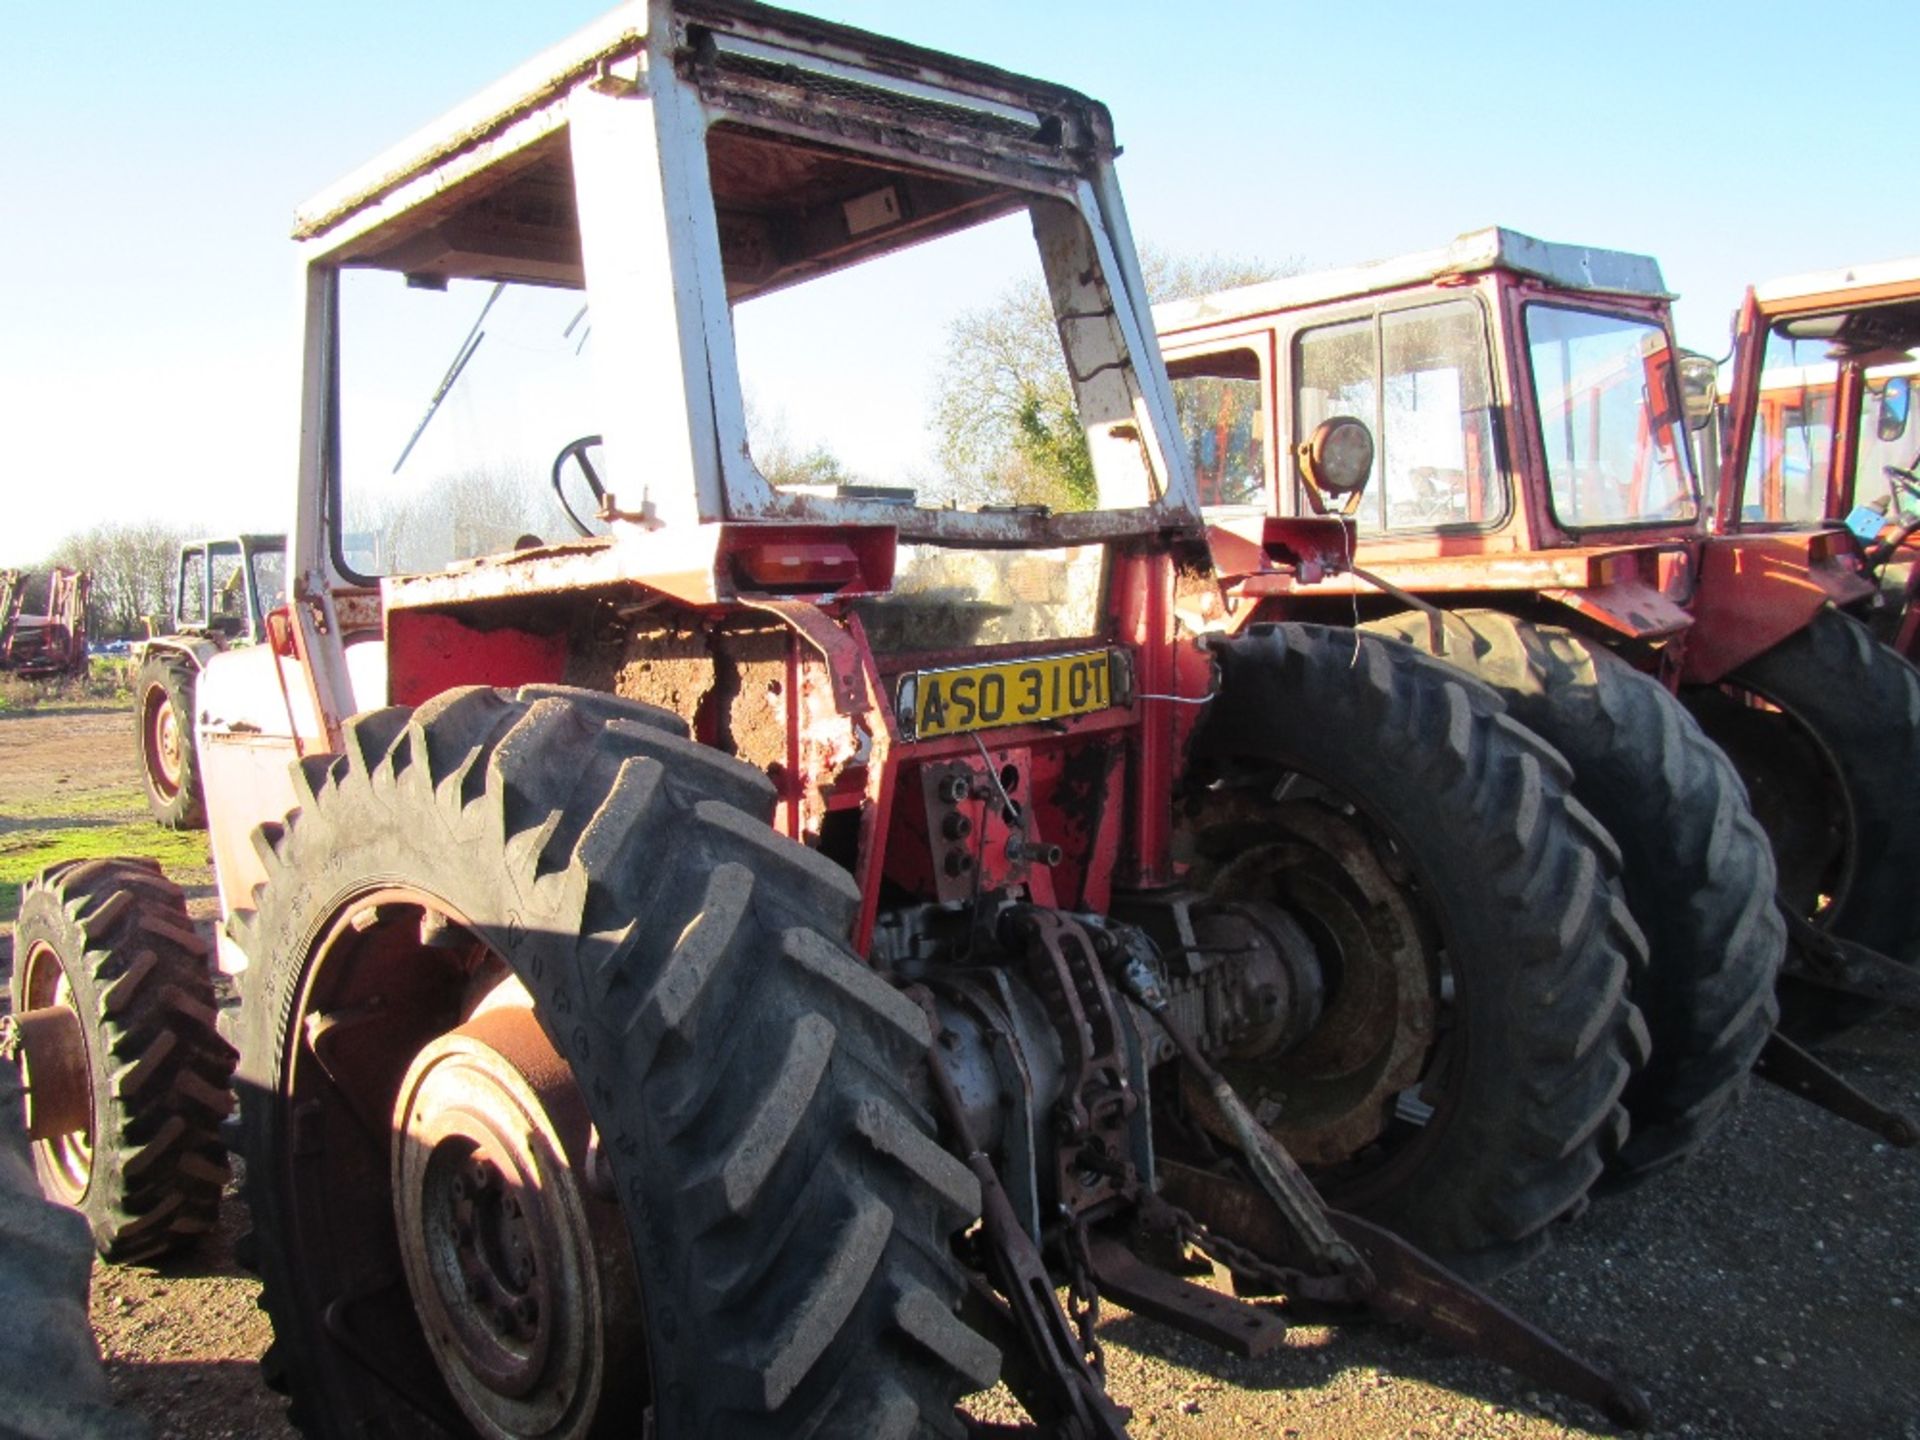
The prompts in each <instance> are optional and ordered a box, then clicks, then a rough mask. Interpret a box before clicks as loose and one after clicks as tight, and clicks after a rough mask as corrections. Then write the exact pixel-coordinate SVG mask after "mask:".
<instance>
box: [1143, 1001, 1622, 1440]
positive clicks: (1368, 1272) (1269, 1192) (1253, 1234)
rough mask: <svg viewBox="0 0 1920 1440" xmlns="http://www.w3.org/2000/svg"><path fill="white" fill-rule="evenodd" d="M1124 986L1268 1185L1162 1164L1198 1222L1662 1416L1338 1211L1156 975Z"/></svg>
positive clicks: (1403, 1247)
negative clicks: (1211, 1055) (1175, 1010)
mask: <svg viewBox="0 0 1920 1440" xmlns="http://www.w3.org/2000/svg"><path fill="white" fill-rule="evenodd" d="M1122 983H1123V984H1124V985H1125V986H1126V987H1127V990H1128V992H1129V993H1130V994H1131V995H1132V996H1133V997H1134V999H1136V1000H1138V1001H1139V1002H1140V1004H1141V1005H1143V1006H1145V1007H1146V1009H1147V1010H1148V1011H1149V1012H1150V1013H1151V1014H1152V1015H1153V1017H1154V1018H1155V1019H1156V1020H1157V1021H1159V1023H1160V1026H1161V1028H1162V1029H1164V1030H1165V1031H1166V1032H1167V1035H1168V1038H1170V1039H1171V1040H1172V1041H1173V1043H1174V1047H1175V1048H1176V1049H1177V1050H1178V1051H1179V1052H1180V1056H1181V1058H1182V1060H1184V1061H1185V1062H1186V1063H1187V1064H1188V1065H1189V1066H1191V1067H1192V1068H1193V1070H1194V1072H1195V1073H1196V1074H1197V1075H1198V1076H1199V1077H1200V1078H1201V1079H1202V1080H1203V1081H1204V1082H1205V1083H1206V1084H1207V1086H1208V1088H1209V1089H1210V1090H1211V1091H1212V1092H1213V1096H1214V1099H1215V1100H1216V1101H1218V1102H1219V1103H1220V1106H1221V1109H1222V1111H1223V1112H1224V1113H1225V1115H1226V1117H1227V1120H1228V1124H1229V1126H1230V1128H1231V1129H1232V1130H1233V1132H1234V1137H1235V1139H1236V1140H1237V1141H1238V1142H1239V1144H1240V1148H1241V1150H1242V1152H1243V1157H1244V1158H1245V1160H1246V1163H1247V1166H1248V1168H1249V1169H1250V1170H1251V1171H1252V1173H1253V1175H1254V1178H1255V1180H1256V1181H1257V1182H1258V1187H1259V1188H1258V1189H1257V1190H1255V1189H1253V1188H1250V1187H1248V1186H1244V1185H1242V1184H1240V1183H1239V1182H1238V1181H1235V1180H1231V1179H1226V1178H1222V1177H1219V1176H1215V1175H1211V1174H1209V1173H1207V1172H1205V1171H1201V1170H1195V1169H1192V1168H1191V1167H1188V1166H1183V1165H1180V1164H1178V1163H1176V1162H1173V1161H1168V1160H1162V1161H1161V1162H1160V1165H1159V1169H1160V1175H1161V1180H1162V1187H1163V1191H1164V1192H1165V1195H1166V1198H1167V1199H1169V1200H1171V1201H1172V1203H1173V1204H1175V1205H1178V1206H1180V1207H1181V1208H1182V1209H1184V1210H1188V1211H1190V1212H1192V1213H1193V1214H1195V1215H1197V1216H1199V1217H1200V1219H1201V1221H1202V1222H1203V1223H1204V1224H1205V1225H1206V1226H1207V1227H1208V1228H1209V1229H1211V1230H1213V1231H1215V1233H1216V1234H1217V1235H1219V1236H1221V1237H1222V1238H1225V1239H1227V1240H1228V1241H1230V1242H1233V1243H1235V1244H1237V1245H1241V1246H1245V1247H1246V1248H1248V1249H1250V1250H1252V1251H1254V1252H1256V1254H1259V1255H1263V1256H1270V1255H1298V1254H1303V1253H1304V1254H1305V1255H1308V1256H1310V1257H1311V1258H1312V1260H1313V1262H1314V1263H1315V1264H1316V1266H1317V1267H1330V1268H1331V1269H1332V1270H1333V1271H1334V1273H1335V1274H1337V1275H1339V1276H1340V1277H1341V1278H1343V1279H1344V1280H1346V1281H1347V1282H1348V1285H1349V1287H1350V1291H1351V1293H1352V1294H1353V1295H1354V1298H1355V1299H1356V1300H1357V1301H1358V1302H1359V1303H1360V1304H1362V1305H1365V1306H1366V1307H1367V1308H1369V1309H1371V1310H1373V1311H1374V1312H1375V1313H1376V1314H1379V1315H1381V1316H1383V1317H1384V1318H1386V1319H1388V1320H1394V1321H1398V1322H1400V1323H1402V1324H1406V1325H1411V1326H1413V1327H1415V1328H1416V1329H1420V1330H1424V1331H1425V1332H1426V1333H1427V1334H1429V1335H1432V1336H1434V1337H1435V1338H1436V1339H1438V1340H1441V1341H1444V1342H1445V1343H1446V1344H1448V1345H1451V1346H1454V1347H1455V1348H1456V1349H1458V1350H1460V1351H1462V1352H1463V1353H1465V1354H1469V1355H1480V1356H1484V1357H1486V1358H1487V1359H1490V1360H1496V1361H1499V1362H1500V1363H1501V1364H1503V1365H1505V1366H1507V1367H1508V1368H1509V1369H1512V1370H1515V1371H1517V1372H1519V1373H1520V1374H1522V1375H1525V1376H1527V1377H1529V1378H1530V1379H1533V1380H1536V1381H1538V1382H1539V1383H1540V1384H1542V1385H1546V1386H1549V1387H1550V1388H1552V1389H1554V1390H1556V1391H1558V1392H1559V1393H1561V1394H1563V1395H1566V1396H1568V1397H1570V1398H1572V1399H1575V1400H1580V1401H1584V1402H1585V1403H1587V1404H1589V1405H1592V1406H1593V1407H1594V1408H1595V1409H1597V1410H1599V1411H1600V1412H1601V1413H1602V1414H1604V1415H1605V1416H1607V1418H1608V1419H1610V1420H1612V1421H1614V1422H1615V1423H1617V1424H1620V1425H1625V1426H1629V1427H1632V1428H1634V1429H1640V1428H1643V1427H1644V1426H1645V1425H1646V1424H1647V1422H1648V1421H1649V1420H1650V1419H1651V1418H1652V1414H1653V1412H1652V1409H1651V1407H1650V1406H1649V1405H1648V1403H1647V1399H1646V1396H1645V1395H1643V1394H1641V1392H1640V1391H1639V1390H1638V1389H1637V1388H1635V1387H1634V1386H1633V1385H1631V1384H1628V1383H1627V1382H1626V1381H1624V1380H1621V1379H1620V1378H1618V1377H1617V1376H1614V1375H1612V1374H1609V1373H1608V1372H1607V1371H1605V1370H1603V1369H1601V1368H1600V1367H1599V1366H1597V1365H1595V1364H1594V1363H1593V1362H1591V1361H1589V1360H1585V1359H1583V1358H1581V1357H1580V1356H1578V1355H1576V1354H1574V1353H1573V1352H1572V1351H1571V1350H1569V1349H1567V1348H1566V1347H1565V1346H1564V1345H1562V1344H1561V1343H1560V1342H1559V1341H1557V1340H1555V1339H1554V1338H1553V1337H1552V1336H1551V1335H1549V1334H1547V1333H1546V1332H1545V1331H1544V1330H1542V1329H1540V1328H1539V1327H1538V1326H1536V1325H1534V1324H1532V1323H1531V1322H1529V1321H1527V1320H1525V1319H1523V1318H1522V1317H1521V1316H1519V1315H1518V1314H1516V1313H1514V1312H1513V1311H1512V1310H1509V1309H1508V1308H1507V1307H1506V1306H1504V1305H1502V1304H1501V1303H1500V1302H1499V1301H1497V1300H1495V1299H1494V1298H1493V1297H1492V1296H1491V1295H1488V1294H1487V1293H1486V1292H1485V1291H1483V1290H1480V1289H1478V1288H1476V1287H1475V1286H1473V1285H1471V1284H1469V1283H1468V1282H1467V1281H1465V1280H1463V1279H1461V1278H1460V1277H1459V1276H1458V1275H1455V1274H1454V1273H1453V1272H1452V1271H1451V1270H1448V1269H1447V1268H1446V1267H1445V1266H1444V1265H1442V1264H1440V1263H1439V1261H1437V1260H1435V1259H1433V1258H1432V1257H1431V1256H1429V1255H1426V1254H1423V1253H1422V1252H1421V1251H1420V1250H1418V1249H1416V1248H1415V1247H1413V1246H1412V1245H1409V1244H1408V1243H1407V1242H1406V1241H1405V1240H1402V1239H1401V1238H1400V1237H1399V1236H1397V1235H1395V1234H1393V1233H1392V1232H1390V1231H1387V1230H1383V1229H1381V1228H1380V1227H1379V1226H1377V1225H1374V1224H1371V1223H1370V1222H1368V1221H1365V1220H1362V1219H1361V1218H1360V1217H1359V1216H1357V1215H1350V1214H1348V1213H1346V1212H1345V1211H1342V1210H1336V1209H1334V1208H1332V1207H1331V1206H1329V1205H1328V1204H1327V1203H1326V1202H1325V1201H1324V1200H1322V1199H1321V1198H1320V1194H1319V1192H1318V1191H1317V1190H1315V1189H1314V1187H1313V1183H1312V1181H1310V1180H1309V1179H1308V1178H1307V1177H1306V1175H1305V1173H1304V1172H1303V1171H1302V1170H1301V1169H1300V1167H1299V1165H1298V1164H1297V1163H1296V1162H1295V1161H1294V1159H1293V1157H1292V1156H1290V1155H1288V1154H1287V1153H1286V1151H1285V1150H1284V1149H1283V1148H1282V1147H1281V1145H1280V1143H1279V1142H1278V1141H1277V1140H1275V1139H1274V1138H1273V1137H1272V1135H1270V1134H1269V1133H1268V1132H1267V1130H1266V1128H1265V1127H1264V1126H1262V1125H1260V1124H1259V1122H1258V1121H1256V1120H1255V1119H1254V1118H1253V1115H1252V1112H1250V1111H1249V1110H1248V1109H1247V1107H1246V1104H1245V1102H1244V1101H1242V1100H1241V1099H1240V1097H1239V1096H1238V1095H1236V1094H1235V1093H1234V1091H1233V1087H1232V1086H1231V1085H1230V1084H1229V1083H1228V1082H1227V1080H1226V1079H1225V1077H1223V1076H1222V1075H1221V1074H1220V1072H1219V1071H1218V1070H1216V1069H1215V1068H1214V1067H1213V1065H1212V1064H1211V1063H1209V1062H1208V1060H1207V1058H1206V1056H1205V1055H1204V1054H1203V1053H1202V1052H1201V1050H1200V1048H1199V1046H1198V1045H1196V1044H1195V1043H1194V1042H1193V1039H1192V1037H1191V1036H1189V1035H1187V1034H1185V1033H1184V1031H1183V1029H1182V1027H1181V1026H1180V1024H1179V1022H1178V1021H1176V1020H1175V1019H1174V1018H1173V1015H1172V1013H1171V1010H1170V1007H1169V1006H1168V1004H1167V1000H1166V996H1165V994H1164V993H1163V992H1162V991H1161V990H1160V988H1159V986H1158V984H1157V983H1156V982H1154V981H1153V978H1152V976H1151V974H1150V973H1148V972H1146V971H1145V969H1144V967H1133V966H1130V967H1127V969H1126V970H1125V971H1124V972H1123V975H1122ZM1236 1222H1237V1223H1236ZM1236 1231H1237V1232H1238V1233H1235V1232H1236ZM1203 1243H1204V1242H1203ZM1273 1275H1274V1278H1276V1279H1279V1280H1281V1281H1282V1282H1283V1285H1284V1283H1285V1282H1286V1281H1287V1280H1289V1279H1296V1280H1297V1278H1298V1277H1296V1276H1290V1275H1289V1274H1288V1272H1285V1271H1278V1270H1276V1271H1274V1272H1273Z"/></svg>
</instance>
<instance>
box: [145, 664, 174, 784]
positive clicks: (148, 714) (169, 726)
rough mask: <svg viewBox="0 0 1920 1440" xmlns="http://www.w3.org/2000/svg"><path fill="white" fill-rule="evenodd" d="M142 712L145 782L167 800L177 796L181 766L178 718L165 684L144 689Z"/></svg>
mask: <svg viewBox="0 0 1920 1440" xmlns="http://www.w3.org/2000/svg"><path fill="white" fill-rule="evenodd" d="M143 713H144V715H145V722H144V723H145V734H146V737H147V762H148V763H147V780H148V783H149V784H151V785H152V786H153V788H154V790H155V791H156V792H157V793H158V794H160V795H163V796H165V797H166V798H167V799H169V800H170V799H172V798H173V797H174V796H176V795H178V794H179V793H180V777H181V773H182V770H183V768H184V763H183V756H182V752H181V743H180V742H181V730H180V718H179V716H177V715H176V714H174V709H173V696H172V695H171V694H169V693H168V691H167V687H166V686H165V685H150V686H148V687H147V698H146V702H145V706H144V710H143Z"/></svg>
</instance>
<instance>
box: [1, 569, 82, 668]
mask: <svg viewBox="0 0 1920 1440" xmlns="http://www.w3.org/2000/svg"><path fill="white" fill-rule="evenodd" d="M32 582H33V577H32V576H31V575H26V574H23V573H21V572H20V571H18V570H4V571H0V675H17V676H19V677H20V678H21V679H22V680H54V679H59V678H61V677H63V676H69V675H85V674H86V673H87V666H88V655H87V592H88V590H89V589H90V588H91V587H92V577H91V576H90V575H88V574H87V572H86V571H84V570H68V569H66V568H64V567H62V566H58V565H56V566H55V567H54V568H53V569H52V570H51V571H50V572H49V573H48V575H47V608H46V611H45V613H44V614H38V615H28V614H26V613H24V611H25V606H26V600H27V591H28V589H29V588H30V587H31V585H32Z"/></svg>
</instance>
